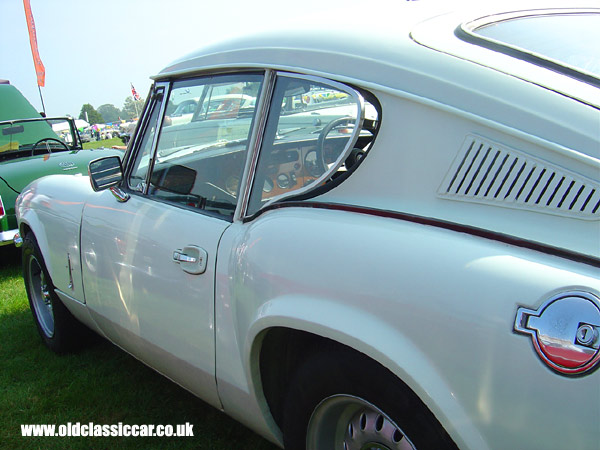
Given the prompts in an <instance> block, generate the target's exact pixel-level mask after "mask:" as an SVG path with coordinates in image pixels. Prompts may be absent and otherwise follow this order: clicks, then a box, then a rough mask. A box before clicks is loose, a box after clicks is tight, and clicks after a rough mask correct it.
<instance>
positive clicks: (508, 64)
mask: <svg viewBox="0 0 600 450" xmlns="http://www.w3.org/2000/svg"><path fill="white" fill-rule="evenodd" d="M560 5H562V9H564V2H557V1H543V2H542V1H529V2H528V1H523V0H520V1H518V2H510V1H504V2H469V1H462V2H461V1H454V2H436V1H433V2H430V1H407V2H394V3H393V4H390V5H386V7H385V8H372V9H371V10H369V13H368V15H367V16H366V18H365V20H363V21H359V20H357V17H356V15H357V12H356V11H354V10H340V11H338V12H337V13H336V15H335V20H320V21H314V20H313V21H312V22H310V23H307V22H306V21H304V20H302V19H297V18H296V19H295V20H294V21H293V22H290V23H280V24H277V25H275V26H272V27H271V29H268V30H265V31H261V32H258V33H251V34H247V35H244V36H240V37H237V38H233V39H229V40H226V41H223V42H218V43H214V44H212V45H208V46H206V47H204V48H202V49H200V50H198V51H196V52H194V53H191V54H189V55H187V56H185V57H183V58H180V59H179V60H176V61H175V62H173V63H172V64H170V65H169V66H167V67H166V68H165V69H164V70H162V71H161V72H160V73H159V74H158V75H157V76H156V77H155V78H156V79H161V78H164V77H170V76H177V75H179V76H181V75H186V74H190V75H191V74H193V73H196V72H198V71H199V70H202V71H203V72H206V71H210V70H211V69H214V70H223V69H228V68H230V69H237V68H248V69H251V68H261V69H262V68H265V67H271V68H276V69H280V70H290V71H297V70H299V68H301V69H302V72H305V73H311V72H312V73H313V74H316V75H321V76H327V74H332V75H334V77H335V78H336V79H338V80H342V81H343V78H344V77H346V78H347V79H348V81H354V80H364V81H365V82H370V83H374V84H376V85H382V86H389V87H394V86H398V85H399V83H402V86H403V88H404V89H405V88H406V86H407V83H406V81H407V80H405V79H403V77H402V74H403V72H410V73H413V74H414V73H423V74H428V75H429V76H434V77H441V78H448V79H449V80H451V79H452V78H453V76H452V75H453V74H452V73H451V72H450V71H449V70H448V69H449V68H450V69H452V63H454V65H455V66H456V67H457V68H458V67H459V66H461V65H460V64H457V61H452V62H450V61H449V60H448V58H444V57H443V55H449V56H453V57H455V59H460V60H461V61H468V62H471V65H472V64H473V63H475V64H478V65H483V66H485V67H488V68H493V69H495V70H497V71H498V72H501V73H504V74H507V75H510V76H514V77H518V78H520V79H525V80H527V81H530V82H531V81H534V80H535V81H536V82H537V81H538V80H539V83H541V84H542V85H543V86H544V87H546V88H549V89H551V90H554V91H557V92H560V93H562V94H564V95H567V96H570V97H573V98H575V99H578V100H579V101H584V102H587V103H589V104H592V105H593V106H595V107H600V90H598V88H597V87H594V86H590V85H587V84H586V83H582V82H580V81H577V80H573V79H568V77H565V76H561V75H559V74H556V73H551V71H548V70H545V69H543V68H537V69H536V68H532V64H529V63H525V62H520V61H518V60H516V59H515V58H514V57H511V56H507V55H504V54H501V53H499V52H498V51H494V50H490V49H489V48H484V47H482V46H478V45H474V44H472V43H469V42H466V41H464V40H461V39H460V38H459V37H458V36H456V33H455V31H456V29H457V28H458V27H460V25H461V24H465V23H467V22H472V21H475V20H477V19H480V18H482V17H486V16H492V15H495V14H501V13H506V12H511V11H527V10H530V11H531V10H539V9H540V8H548V9H552V8H556V7H559V6H560ZM593 6H596V8H595V11H596V12H598V13H600V8H597V6H598V4H597V2H590V1H582V2H572V3H569V5H568V8H569V9H573V8H576V7H579V8H592V7H593ZM462 66H464V64H463V65H462ZM459 72H460V71H459ZM457 75H458V76H459V77H460V76H462V74H460V73H458V74H457ZM408 86H410V84H408Z"/></svg>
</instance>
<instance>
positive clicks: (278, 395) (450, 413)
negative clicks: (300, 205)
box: [249, 299, 488, 449]
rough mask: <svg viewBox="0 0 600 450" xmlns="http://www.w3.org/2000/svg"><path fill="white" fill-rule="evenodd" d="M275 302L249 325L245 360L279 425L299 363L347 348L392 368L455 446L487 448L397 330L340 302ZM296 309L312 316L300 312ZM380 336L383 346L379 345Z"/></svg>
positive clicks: (448, 391) (432, 369) (422, 357)
mask: <svg viewBox="0 0 600 450" xmlns="http://www.w3.org/2000/svg"><path fill="white" fill-rule="evenodd" d="M274 303H277V302H274ZM274 303H272V304H271V305H269V311H270V312H271V313H273V315H272V316H263V317H261V318H260V319H259V320H258V321H257V322H255V323H254V326H253V327H252V330H253V331H254V333H253V336H254V337H253V339H252V346H251V352H250V361H249V363H250V373H251V374H252V375H251V376H252V383H253V384H254V389H255V392H256V393H257V394H259V395H261V396H262V397H263V399H264V401H265V404H266V405H267V409H268V412H269V413H270V414H271V416H272V419H273V420H274V422H275V423H276V424H277V425H278V426H279V427H280V428H281V419H282V412H283V401H284V398H285V393H286V387H287V385H288V384H289V381H290V379H291V377H292V376H293V374H294V372H295V370H297V369H298V368H299V367H300V365H301V364H302V362H303V361H305V360H306V359H307V358H308V357H309V356H311V355H312V354H313V353H315V352H320V351H322V350H323V349H324V348H327V349H328V350H329V351H332V352H335V351H337V350H340V349H350V350H351V351H353V352H356V353H358V354H362V355H363V356H365V357H367V358H369V359H370V360H372V361H374V362H375V363H376V364H378V365H379V366H381V367H382V368H384V369H386V370H387V371H389V372H391V373H392V374H393V375H394V377H395V378H397V379H398V380H399V382H401V383H402V384H403V385H404V386H405V387H406V388H407V389H409V390H410V391H411V392H412V393H414V394H415V395H416V396H417V397H418V398H419V400H420V401H421V402H422V403H423V404H424V405H425V406H426V407H427V408H428V409H429V410H430V411H431V412H432V414H433V415H434V416H435V418H436V419H437V420H438V422H440V424H441V425H442V427H443V428H444V429H445V430H446V431H447V432H448V434H449V435H450V436H451V438H452V439H453V440H454V441H455V442H456V444H457V445H458V446H459V448H481V449H486V448H488V447H487V445H486V444H485V442H484V440H483V438H482V436H481V434H480V433H479V432H478V431H477V429H476V428H475V426H474V425H473V424H472V422H471V421H470V420H469V418H468V415H467V414H466V412H465V411H464V409H463V408H462V406H461V404H460V403H459V401H458V400H457V399H456V398H455V397H454V396H453V395H452V392H451V389H450V388H449V387H448V386H447V384H446V383H445V381H444V379H443V376H442V374H440V373H439V371H437V370H436V368H435V366H434V365H433V364H432V362H431V361H429V360H428V359H427V357H426V356H425V355H424V354H422V353H421V352H420V351H419V350H418V347H417V346H416V345H415V344H414V343H413V342H412V340H411V339H410V338H409V337H407V336H404V335H403V334H402V333H401V331H400V330H397V329H394V328H392V327H390V326H389V325H387V324H385V323H384V322H382V321H380V320H378V318H376V317H373V316H372V314H371V313H370V312H368V311H352V312H351V313H349V312H348V311H347V310H345V309H342V307H343V305H338V306H339V310H338V311H332V310H331V306H332V305H328V306H327V307H322V308H319V307H318V305H319V303H321V304H323V303H327V302H319V301H314V302H310V301H307V299H304V300H302V306H301V307H298V305H299V304H298V303H296V307H295V306H294V302H290V301H289V299H287V300H286V301H285V302H282V303H284V304H285V306H286V309H288V308H289V310H288V312H289V313H286V312H284V311H277V309H278V308H277V307H276V306H275V304H274ZM321 306H323V305H321ZM299 310H301V311H304V312H307V313H309V314H310V315H311V316H312V317H310V318H309V317H306V316H305V317H302V315H301V314H299ZM341 317H343V318H344V320H343V322H342V321H341V320H340V319H339V318H341ZM331 318H338V319H337V320H335V319H334V320H331ZM382 336H385V339H383V340H384V341H385V342H387V343H388V345H387V346H382V345H380V344H379V342H380V341H381V337H382ZM400 361H408V362H409V363H401V362H400ZM449 418H452V421H450V420H449ZM451 424H455V425H453V426H451ZM456 424H459V425H458V426H457V425H456Z"/></svg>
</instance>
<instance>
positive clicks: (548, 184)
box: [438, 136, 600, 220]
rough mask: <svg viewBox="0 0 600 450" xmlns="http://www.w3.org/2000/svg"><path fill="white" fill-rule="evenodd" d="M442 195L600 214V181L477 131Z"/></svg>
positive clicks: (584, 214)
mask: <svg viewBox="0 0 600 450" xmlns="http://www.w3.org/2000/svg"><path fill="white" fill-rule="evenodd" d="M438 195H439V196H440V197H442V198H448V199H452V200H461V201H471V202H478V203H486V204H493V205H496V206H503V207H508V208H519V209H528V210H532V211H537V212H545V213H549V214H557V215H562V216H570V217H578V218H580V219H592V220H593V219H596V220H597V219H600V184H599V183H598V182H596V181H592V180H589V179H586V178H585V177H583V176H581V175H577V174H575V173H572V172H569V171H568V170H565V169H563V168H560V167H558V166H555V165H552V164H550V163H548V162H546V161H543V160H541V159H536V158H534V157H532V156H530V155H526V154H524V153H521V152H518V151H516V150H512V149H507V148H504V147H502V146H500V145H497V144H493V143H490V142H486V141H483V140H482V139H480V138H477V137H473V136H471V137H469V138H467V140H466V141H465V144H464V146H463V148H462V149H461V151H460V152H459V154H458V156H457V158H456V160H455V161H454V164H453V165H452V167H451V168H450V171H449V172H448V174H447V175H446V178H445V179H444V181H443V182H442V185H441V186H440V188H439V190H438Z"/></svg>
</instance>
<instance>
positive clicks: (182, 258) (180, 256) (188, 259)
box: [173, 250, 198, 264]
mask: <svg viewBox="0 0 600 450" xmlns="http://www.w3.org/2000/svg"><path fill="white" fill-rule="evenodd" d="M173 260H174V261H175V262H179V263H182V262H185V263H191V264H195V263H197V262H198V258H194V257H193V256H188V255H186V254H184V253H181V252H179V251H177V250H176V251H174V252H173Z"/></svg>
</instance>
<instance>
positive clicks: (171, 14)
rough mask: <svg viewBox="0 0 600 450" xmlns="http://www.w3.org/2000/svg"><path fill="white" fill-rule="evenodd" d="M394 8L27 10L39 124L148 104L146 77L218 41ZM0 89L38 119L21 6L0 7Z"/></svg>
mask: <svg viewBox="0 0 600 450" xmlns="http://www.w3.org/2000/svg"><path fill="white" fill-rule="evenodd" d="M401 1H415V0H368V1H365V0H344V1H340V0H302V1H300V2H299V1H297V0H30V3H31V9H32V12H33V16H34V19H35V25H36V32H37V41H38V48H39V54H40V57H41V59H42V62H43V64H44V66H45V68H46V83H45V87H43V88H41V96H42V97H43V101H44V105H45V110H46V114H47V115H48V116H64V115H71V116H74V117H76V118H77V117H79V114H80V112H81V108H82V106H83V105H84V104H85V103H89V104H91V105H92V106H93V107H94V108H96V109H98V107H100V106H101V105H104V104H112V105H114V106H116V107H117V108H119V109H121V108H122V107H123V104H124V103H125V99H126V98H127V97H128V96H130V95H131V87H130V86H131V83H133V85H134V86H135V89H136V91H137V92H138V94H140V95H141V96H142V97H146V96H147V93H148V91H149V88H150V85H151V80H150V76H152V75H155V74H157V73H158V72H159V71H160V70H161V69H162V68H164V67H165V66H167V65H168V64H169V63H170V62H172V61H174V60H175V59H178V58H179V57H181V56H183V55H185V54H187V53H190V52H192V51H195V50H197V49H199V48H201V47H202V46H204V45H206V44H210V43H212V42H215V41H220V40H223V39H227V38H230V37H234V36H236V35H240V34H246V33H248V32H253V31H255V30H260V29H263V28H265V27H272V26H273V24H279V26H284V25H282V24H286V23H296V24H301V25H302V26H303V27H304V26H305V25H306V26H310V24H311V23H335V21H336V20H340V17H341V16H342V17H346V18H348V17H351V18H352V19H354V13H356V14H355V16H356V26H360V23H361V20H368V16H369V10H370V9H372V8H385V7H386V6H388V7H389V5H390V2H401ZM418 1H419V2H420V3H421V4H423V3H429V2H436V1H440V2H442V3H444V1H450V0H418ZM451 1H452V3H451V4H452V5H454V4H457V3H464V2H465V1H467V2H468V1H474V2H476V3H477V2H478V1H481V0H451ZM444 4H445V5H447V3H444ZM423 6H425V5H423ZM340 13H346V14H345V15H344V14H340ZM391 19H393V18H391ZM0 79H7V80H9V81H10V83H11V84H12V85H13V86H15V87H16V88H17V89H19V90H20V91H21V92H22V93H23V95H25V97H26V98H27V99H28V100H29V102H30V103H32V104H33V106H34V107H35V108H36V109H38V110H39V111H41V110H42V101H41V99H40V90H39V89H38V86H37V81H36V75H35V69H34V65H33V58H32V55H31V47H30V43H29V34H28V31H27V23H26V20H25V11H24V7H23V0H0Z"/></svg>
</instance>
